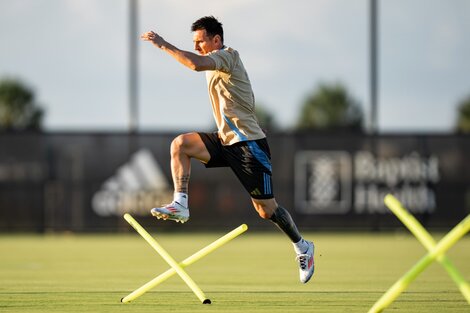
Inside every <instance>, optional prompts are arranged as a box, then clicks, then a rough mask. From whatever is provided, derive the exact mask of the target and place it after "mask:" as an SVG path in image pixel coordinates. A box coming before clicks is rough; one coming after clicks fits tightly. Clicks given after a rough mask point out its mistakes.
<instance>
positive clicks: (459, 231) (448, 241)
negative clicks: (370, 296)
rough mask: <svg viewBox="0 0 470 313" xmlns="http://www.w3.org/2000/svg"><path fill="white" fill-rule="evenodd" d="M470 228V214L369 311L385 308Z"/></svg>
mask: <svg viewBox="0 0 470 313" xmlns="http://www.w3.org/2000/svg"><path fill="white" fill-rule="evenodd" d="M469 230H470V214H469V215H468V216H467V217H466V218H465V219H464V220H462V221H461V222H460V223H459V224H457V226H455V227H454V228H453V229H452V230H451V231H450V232H449V233H448V234H447V235H446V236H445V237H444V238H442V240H441V241H439V243H438V244H437V245H436V246H435V248H433V249H432V250H431V251H430V252H429V253H428V254H427V255H425V256H424V257H423V258H421V260H419V261H418V263H416V264H415V265H414V266H413V267H412V268H411V269H410V270H409V271H408V272H407V273H406V274H405V275H403V276H402V277H401V278H400V279H399V280H398V281H397V282H396V283H395V284H394V285H393V286H392V287H390V289H388V290H387V292H386V293H385V294H384V295H383V296H382V297H381V298H380V299H379V300H378V301H377V302H376V303H375V304H374V306H373V307H372V308H371V309H370V310H369V313H377V312H382V311H383V310H384V309H385V308H387V307H388V306H389V305H390V304H391V303H392V302H393V301H394V300H395V299H396V298H397V297H398V296H399V295H400V294H401V293H402V292H403V291H405V289H406V288H407V287H408V285H409V284H410V283H411V282H412V281H413V280H415V279H416V277H418V275H419V274H421V273H422V272H423V271H424V270H425V269H426V268H427V267H428V266H429V265H430V264H431V263H432V262H433V261H434V260H435V259H436V258H438V257H440V256H441V255H443V254H444V253H445V252H446V251H447V250H449V249H450V248H451V247H452V246H453V245H454V244H455V243H456V242H457V241H458V240H459V239H460V238H462V237H463V236H464V235H465V234H466V233H467V232H468V231H469Z"/></svg>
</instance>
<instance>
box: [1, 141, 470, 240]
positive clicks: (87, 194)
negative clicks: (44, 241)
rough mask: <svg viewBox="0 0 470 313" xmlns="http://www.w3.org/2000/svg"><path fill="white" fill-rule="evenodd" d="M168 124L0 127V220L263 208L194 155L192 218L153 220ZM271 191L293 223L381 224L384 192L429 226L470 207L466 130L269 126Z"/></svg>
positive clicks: (39, 224)
mask: <svg viewBox="0 0 470 313" xmlns="http://www.w3.org/2000/svg"><path fill="white" fill-rule="evenodd" d="M176 135H177V134H173V133H165V134H162V133H155V134H138V135H128V134H124V133H122V134H119V133H98V134H95V133H93V134H88V133H65V134H64V133H47V134H2V135H0V231H2V232H7V231H37V232H43V231H49V230H50V231H115V230H120V229H127V225H126V223H125V221H123V219H122V215H123V214H124V213H126V212H128V213H131V214H132V215H134V216H135V217H136V218H138V219H139V220H140V221H141V222H142V223H143V224H144V225H146V224H152V223H153V225H154V223H158V226H159V227H161V228H163V229H166V230H172V229H177V228H178V227H184V228H185V229H196V230H198V229H201V230H205V229H215V228H220V229H225V228H227V227H231V226H236V225H237V224H240V223H248V224H250V226H251V227H252V228H255V229H256V228H259V229H263V228H267V229H271V227H272V225H271V224H270V223H269V222H267V221H264V220H261V219H260V218H259V217H258V215H257V213H256V212H255V211H254V209H253V208H252V205H251V201H250V198H249V195H248V194H247V193H246V192H245V190H244V189H243V187H242V186H241V184H240V183H239V182H238V181H237V179H236V177H235V176H234V175H233V174H232V173H231V171H230V169H225V168H222V169H221V168H217V169H206V168H205V167H204V166H203V165H202V164H200V163H199V162H198V161H196V160H193V161H192V174H191V183H190V198H189V203H190V208H191V219H190V221H189V222H188V223H186V224H185V225H184V226H182V225H177V224H176V223H172V222H162V221H159V222H157V221H156V220H154V219H153V218H151V217H150V214H149V210H150V209H151V208H152V207H154V206H157V205H159V204H164V203H167V202H169V201H171V199H172V193H173V189H172V181H171V173H170V154H169V149H170V144H171V141H172V139H173V138H174V137H175V136H176ZM268 141H269V144H270V147H271V152H272V163H273V172H274V180H273V183H274V186H273V189H274V193H275V196H276V199H277V201H278V202H279V203H281V204H282V205H283V206H284V207H286V208H288V209H289V210H290V212H291V213H292V215H293V216H294V218H295V220H296V222H297V224H298V225H299V227H301V228H302V229H387V228H391V227H398V226H399V225H400V224H399V222H398V221H397V219H396V218H395V217H394V216H393V215H392V214H391V213H390V212H389V211H388V209H387V208H386V207H385V206H384V204H383V198H384V196H385V195H386V194H387V193H393V194H394V195H395V196H396V197H398V199H400V201H402V203H403V204H404V205H405V207H407V208H408V210H409V211H410V212H412V213H413V214H414V215H415V216H416V217H417V218H418V219H420V220H421V222H423V223H424V224H425V225H426V226H427V227H435V228H436V227H437V228H449V227H452V226H454V225H455V224H456V223H457V222H459V221H460V220H461V219H462V218H463V217H464V216H465V215H467V214H469V213H470V163H469V157H468V156H469V155H470V137H468V136H457V135H455V136H454V135H413V134H406V135H405V134H403V135H381V136H367V135H359V134H338V133H333V134H328V133H300V134H272V135H270V136H269V137H268Z"/></svg>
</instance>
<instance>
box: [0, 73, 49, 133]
mask: <svg viewBox="0 0 470 313" xmlns="http://www.w3.org/2000/svg"><path fill="white" fill-rule="evenodd" d="M43 115H44V111H43V109H42V108H41V107H39V105H38V104H37V103H36V102H35V100H34V93H33V91H32V90H31V89H29V88H28V87H26V86H25V85H24V84H23V83H21V82H20V81H18V80H14V79H3V80H1V81H0V130H39V129H41V127H42V118H43Z"/></svg>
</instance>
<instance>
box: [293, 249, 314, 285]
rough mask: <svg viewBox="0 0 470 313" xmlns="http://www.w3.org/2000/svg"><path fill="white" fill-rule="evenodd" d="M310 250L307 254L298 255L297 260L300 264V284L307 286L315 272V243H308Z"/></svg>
mask: <svg viewBox="0 0 470 313" xmlns="http://www.w3.org/2000/svg"><path fill="white" fill-rule="evenodd" d="M307 243H308V249H307V251H305V253H302V254H297V257H296V258H295V259H296V260H297V261H298V262H299V274H300V282H302V283H303V284H305V283H306V282H308V281H309V280H310V278H312V276H313V272H314V271H315V262H314V260H313V254H314V252H315V246H314V245H313V242H311V241H307Z"/></svg>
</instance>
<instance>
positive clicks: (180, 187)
mask: <svg viewBox="0 0 470 313" xmlns="http://www.w3.org/2000/svg"><path fill="white" fill-rule="evenodd" d="M188 185H189V175H183V176H180V177H176V190H175V191H176V192H184V193H188Z"/></svg>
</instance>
